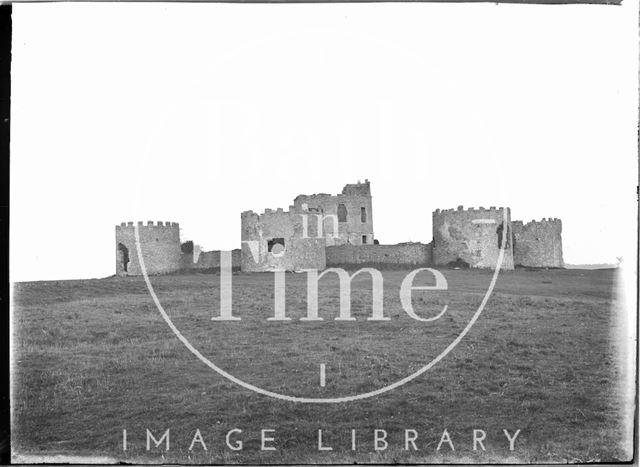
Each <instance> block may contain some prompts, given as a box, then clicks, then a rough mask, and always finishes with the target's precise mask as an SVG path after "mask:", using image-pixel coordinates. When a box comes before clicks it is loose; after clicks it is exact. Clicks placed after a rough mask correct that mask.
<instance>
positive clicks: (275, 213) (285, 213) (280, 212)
mask: <svg viewBox="0 0 640 467" xmlns="http://www.w3.org/2000/svg"><path fill="white" fill-rule="evenodd" d="M292 214H298V212H297V210H296V208H295V206H289V209H288V210H287V211H285V210H284V209H283V208H276V209H270V208H266V209H265V210H264V211H263V212H261V213H257V212H255V211H252V210H249V211H243V212H242V214H241V217H242V218H247V217H252V216H255V217H257V218H258V220H260V219H262V218H263V217H265V216H266V217H270V216H290V215H292Z"/></svg>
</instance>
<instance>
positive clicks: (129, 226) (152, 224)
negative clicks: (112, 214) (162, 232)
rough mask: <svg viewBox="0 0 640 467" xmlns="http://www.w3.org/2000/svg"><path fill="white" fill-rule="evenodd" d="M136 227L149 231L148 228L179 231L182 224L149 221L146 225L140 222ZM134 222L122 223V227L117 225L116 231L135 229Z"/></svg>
mask: <svg viewBox="0 0 640 467" xmlns="http://www.w3.org/2000/svg"><path fill="white" fill-rule="evenodd" d="M135 225H137V226H138V229H148V228H153V229H158V228H162V229H167V228H169V229H172V230H173V229H179V228H180V224H179V223H177V222H170V221H156V222H154V221H147V222H146V224H145V223H144V222H142V221H138V222H137V223H135ZM135 225H134V222H131V221H129V222H121V223H120V225H116V230H126V229H131V230H133V229H134V226H135Z"/></svg>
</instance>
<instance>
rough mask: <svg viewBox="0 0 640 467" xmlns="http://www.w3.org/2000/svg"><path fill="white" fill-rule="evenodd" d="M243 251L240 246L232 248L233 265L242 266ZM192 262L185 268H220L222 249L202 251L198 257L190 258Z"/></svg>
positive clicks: (234, 266)
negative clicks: (195, 258)
mask: <svg viewBox="0 0 640 467" xmlns="http://www.w3.org/2000/svg"><path fill="white" fill-rule="evenodd" d="M241 258H242V253H241V250H240V249H239V248H237V249H234V250H231V267H232V268H240V265H241V263H242V259H241ZM190 260H191V263H190V264H186V265H185V269H220V250H212V251H201V252H200V253H199V255H198V259H197V260H195V261H194V257H193V256H192V257H191V258H190Z"/></svg>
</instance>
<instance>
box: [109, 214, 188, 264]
mask: <svg viewBox="0 0 640 467" xmlns="http://www.w3.org/2000/svg"><path fill="white" fill-rule="evenodd" d="M138 231H139V233H140V247H141V251H142V258H143V260H144V264H145V267H146V269H147V274H166V273H169V272H174V271H178V270H180V268H181V267H182V250H181V248H180V226H179V225H178V223H176V222H162V221H158V222H157V223H156V224H154V223H153V221H149V222H147V224H146V225H144V224H143V223H142V222H138ZM115 246H116V274H117V275H118V276H139V275H142V269H141V267H140V262H139V261H138V250H137V249H136V237H135V231H134V225H133V222H128V223H126V222H123V223H121V224H120V225H117V226H116V245H115Z"/></svg>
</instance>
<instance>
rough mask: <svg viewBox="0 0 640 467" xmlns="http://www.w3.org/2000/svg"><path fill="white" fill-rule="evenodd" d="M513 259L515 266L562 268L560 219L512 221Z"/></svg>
mask: <svg viewBox="0 0 640 467" xmlns="http://www.w3.org/2000/svg"><path fill="white" fill-rule="evenodd" d="M512 227H513V242H514V255H513V260H514V263H515V265H516V266H527V267H550V268H562V267H564V261H563V258H562V221H561V220H560V219H542V221H531V222H528V223H526V224H524V223H523V222H522V221H514V222H513V223H512Z"/></svg>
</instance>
